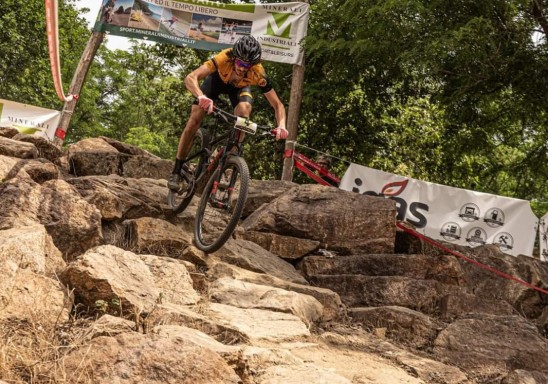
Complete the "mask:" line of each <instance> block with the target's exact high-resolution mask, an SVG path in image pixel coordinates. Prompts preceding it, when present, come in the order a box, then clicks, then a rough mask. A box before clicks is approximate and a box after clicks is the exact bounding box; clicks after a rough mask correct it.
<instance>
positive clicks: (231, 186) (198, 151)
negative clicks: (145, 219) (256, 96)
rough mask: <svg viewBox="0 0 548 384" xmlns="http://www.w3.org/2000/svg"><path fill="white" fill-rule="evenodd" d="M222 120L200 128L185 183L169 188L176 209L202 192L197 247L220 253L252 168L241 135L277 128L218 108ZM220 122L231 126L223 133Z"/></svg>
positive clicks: (183, 174) (243, 199)
mask: <svg viewBox="0 0 548 384" xmlns="http://www.w3.org/2000/svg"><path fill="white" fill-rule="evenodd" d="M213 115H214V116H215V117H217V118H218V120H219V121H220V122H221V123H222V124H216V125H215V126H214V127H213V129H211V130H210V131H208V130H206V129H204V128H200V129H199V130H198V131H197V132H196V134H195V135H194V138H193V141H192V146H191V150H190V154H189V155H188V157H187V158H186V159H185V161H184V164H183V167H182V169H181V173H180V176H181V180H182V184H183V185H182V187H181V188H180V189H179V190H178V191H172V190H170V191H169V193H168V197H167V200H168V204H169V206H170V208H171V209H172V211H173V213H175V214H178V213H181V212H182V211H184V210H185V209H186V207H187V206H188V204H189V203H190V201H191V200H192V198H193V196H194V195H195V194H196V195H201V197H200V202H199V203H198V208H197V210H196V219H195V223H194V241H195V243H196V247H197V248H198V249H200V250H202V251H204V252H206V253H211V252H215V251H217V250H218V249H219V248H221V247H222V246H223V245H224V243H225V242H226V241H227V240H228V239H229V238H230V236H232V233H233V232H234V230H235V229H236V226H237V225H238V221H239V220H240V217H241V215H242V211H243V209H244V205H245V202H246V200H247V192H248V188H249V168H248V166H247V163H246V161H245V160H244V158H243V157H242V143H241V142H240V138H241V136H242V134H244V133H247V134H255V133H257V132H258V133H260V134H261V135H272V133H271V131H272V130H273V128H272V127H268V126H263V125H259V124H257V123H254V122H252V121H250V120H249V119H246V118H243V117H238V116H235V115H233V114H231V113H229V112H226V111H224V110H222V109H220V108H217V107H214V110H213ZM221 126H231V128H230V129H229V130H228V131H225V132H223V133H220V134H218V132H217V131H219V128H220V127H221Z"/></svg>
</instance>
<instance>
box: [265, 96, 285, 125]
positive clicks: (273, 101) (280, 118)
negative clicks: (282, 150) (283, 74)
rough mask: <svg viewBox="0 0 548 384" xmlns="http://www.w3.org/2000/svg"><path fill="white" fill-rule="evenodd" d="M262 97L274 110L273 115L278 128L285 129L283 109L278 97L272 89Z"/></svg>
mask: <svg viewBox="0 0 548 384" xmlns="http://www.w3.org/2000/svg"><path fill="white" fill-rule="evenodd" d="M264 97H266V99H267V100H268V102H269V103H270V105H271V106H272V108H273V109H274V113H275V115H276V122H277V123H278V127H282V128H285V119H286V116H285V107H284V105H283V103H282V101H281V100H280V98H279V97H278V94H277V93H276V91H275V90H274V89H271V90H270V91H268V92H266V93H264Z"/></svg>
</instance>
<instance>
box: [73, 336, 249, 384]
mask: <svg viewBox="0 0 548 384" xmlns="http://www.w3.org/2000/svg"><path fill="white" fill-rule="evenodd" d="M64 363H65V369H66V373H67V382H70V383H74V384H80V383H81V384H84V383H88V382H89V381H88V380H89V378H90V377H93V382H94V383H97V384H106V383H119V384H137V383H142V384H145V383H146V384H161V383H169V382H173V383H181V384H195V383H218V384H237V383H239V382H240V378H239V377H238V375H236V373H235V372H234V370H232V369H231V368H230V367H229V366H228V364H227V363H226V362H225V361H224V360H223V359H222V358H221V357H220V356H219V355H218V354H216V353H215V352H213V351H212V350H211V349H209V348H204V347H200V346H197V345H196V344H195V343H193V342H191V341H187V340H185V339H183V338H181V337H178V338H173V337H170V338H165V337H161V336H159V335H142V334H138V333H123V334H119V335H117V336H115V337H106V336H101V337H97V338H95V339H93V340H92V341H91V342H90V343H89V345H83V346H81V347H80V348H78V349H76V350H75V351H74V352H72V353H70V354H69V355H68V357H67V358H66V360H65V362H64Z"/></svg>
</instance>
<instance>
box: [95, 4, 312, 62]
mask: <svg viewBox="0 0 548 384" xmlns="http://www.w3.org/2000/svg"><path fill="white" fill-rule="evenodd" d="M94 1H101V8H100V10H99V14H98V15H97V21H96V22H95V26H94V30H95V31H99V32H108V33H111V34H113V35H119V36H125V37H129V38H137V39H147V40H152V41H157V42H160V43H168V44H175V45H178V46H183V47H191V48H196V49H204V50H209V51H219V50H221V49H224V48H229V47H232V45H233V44H234V43H235V42H236V40H238V39H239V38H240V37H242V36H244V35H253V36H254V37H256V38H257V40H259V42H260V43H261V46H262V48H263V55H262V58H263V60H269V61H276V62H280V63H289V64H301V62H302V58H303V46H302V43H303V41H304V38H305V36H306V32H307V29H308V15H309V8H310V6H309V5H308V3H303V2H290V3H272V4H255V3H219V2H215V1H206V0H94Z"/></svg>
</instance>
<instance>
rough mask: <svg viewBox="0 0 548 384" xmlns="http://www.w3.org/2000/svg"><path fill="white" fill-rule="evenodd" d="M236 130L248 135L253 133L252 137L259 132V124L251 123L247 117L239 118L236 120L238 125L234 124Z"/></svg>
mask: <svg viewBox="0 0 548 384" xmlns="http://www.w3.org/2000/svg"><path fill="white" fill-rule="evenodd" d="M234 128H236V129H239V130H240V131H244V132H246V133H251V134H252V135H254V134H255V132H257V124H255V123H253V122H251V121H250V120H249V119H246V118H245V117H238V118H237V119H236V124H234Z"/></svg>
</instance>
